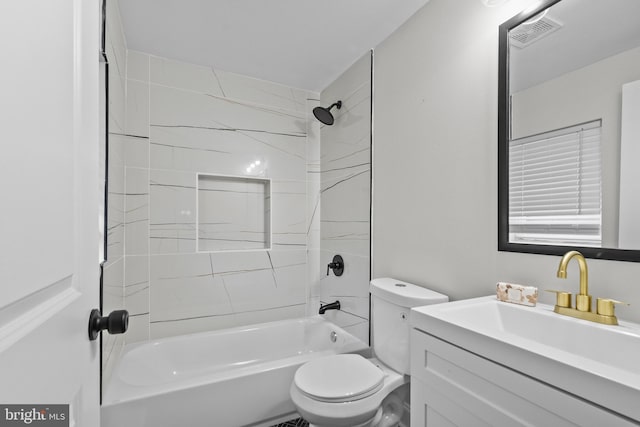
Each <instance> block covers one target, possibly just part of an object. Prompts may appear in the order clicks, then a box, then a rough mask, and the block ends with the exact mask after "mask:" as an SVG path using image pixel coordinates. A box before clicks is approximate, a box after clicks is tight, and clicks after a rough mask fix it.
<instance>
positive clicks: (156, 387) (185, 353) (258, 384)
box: [101, 316, 368, 427]
mask: <svg viewBox="0 0 640 427" xmlns="http://www.w3.org/2000/svg"><path fill="white" fill-rule="evenodd" d="M334 332H335V335H336V339H335V342H334V341H333V340H332V335H333V333H334ZM367 349H368V348H367V345H366V344H365V343H363V342H362V341H360V340H359V339H357V338H355V337H354V336H353V335H351V334H349V333H348V332H345V331H344V330H342V329H340V328H339V327H337V326H335V325H334V324H333V323H331V322H328V321H326V320H324V319H323V318H321V317H320V316H314V317H310V318H305V319H292V320H283V321H277V322H269V323H262V324H258V325H251V326H245V327H239V328H233V329H226V330H223V331H215V332H205V333H199V334H192V335H186V336H180V337H175V338H166V339H161V340H158V341H152V342H145V343H141V344H132V345H128V346H126V347H125V349H124V351H123V354H122V356H121V358H120V360H119V361H118V362H117V363H116V365H115V366H114V370H113V375H112V378H111V382H110V384H109V386H108V387H107V389H106V391H105V394H104V397H103V405H102V415H101V416H102V423H101V424H102V427H146V426H148V427H178V426H184V427H239V426H265V425H270V424H271V423H274V422H276V421H280V420H282V419H283V417H285V416H287V415H290V414H293V413H294V412H295V408H294V406H293V404H292V403H291V401H290V399H289V386H290V385H291V381H292V380H293V375H294V373H295V371H296V369H297V368H298V367H299V366H300V365H301V364H302V363H305V362H306V361H308V360H310V359H313V358H316V357H320V356H324V355H328V354H335V353H352V352H360V353H366V352H367Z"/></svg>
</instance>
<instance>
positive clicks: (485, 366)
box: [411, 329, 637, 427]
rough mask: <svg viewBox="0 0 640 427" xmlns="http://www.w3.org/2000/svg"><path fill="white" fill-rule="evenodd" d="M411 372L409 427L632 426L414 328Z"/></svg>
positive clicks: (581, 401) (617, 417) (583, 402)
mask: <svg viewBox="0 0 640 427" xmlns="http://www.w3.org/2000/svg"><path fill="white" fill-rule="evenodd" d="M411 376H412V379H411V381H412V390H411V392H412V393H411V411H412V414H411V415H412V416H411V425H412V426H413V427H419V426H429V427H432V426H450V425H454V426H473V427H476V426H483V425H487V426H493V427H501V426H504V427H514V426H553V427H562V426H584V427H586V426H594V427H595V426H598V427H601V426H607V427H612V426H631V425H637V424H635V423H633V422H631V421H629V420H627V419H626V418H623V417H620V416H619V415H618V414H615V413H612V412H609V411H607V410H606V409H603V408H601V407H599V406H594V405H592V404H590V403H589V402H587V401H585V400H582V399H580V398H579V397H577V396H574V395H571V394H568V393H565V392H563V391H562V390H558V389H556V388H554V387H552V386H550V385H548V384H545V383H543V382H540V381H538V380H536V379H534V378H531V377H528V376H525V375H523V374H520V373H519V372H517V371H515V370H512V369H510V368H507V367H504V366H502V365H498V364H496V363H494V362H491V361H489V360H487V359H484V358H482V357H480V356H477V355H475V354H473V353H470V352H467V351H465V350H463V349H460V348H458V347H455V346H453V345H451V344H448V343H447V342H445V341H442V340H439V339H437V338H435V337H433V336H430V335H428V334H425V333H423V332H420V331H418V330H415V329H414V330H412V336H411Z"/></svg>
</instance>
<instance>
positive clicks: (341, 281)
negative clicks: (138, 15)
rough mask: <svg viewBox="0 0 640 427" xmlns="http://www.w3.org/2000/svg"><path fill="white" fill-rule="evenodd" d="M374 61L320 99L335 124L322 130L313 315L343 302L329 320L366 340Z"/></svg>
mask: <svg viewBox="0 0 640 427" xmlns="http://www.w3.org/2000/svg"><path fill="white" fill-rule="evenodd" d="M371 62H372V54H370V53H367V54H366V55H364V56H363V57H362V58H360V59H359V60H358V61H357V62H356V63H355V64H353V65H352V66H351V67H350V68H349V69H348V70H347V71H345V72H344V73H343V74H342V75H341V76H340V77H339V78H338V79H336V80H335V81H334V82H333V83H332V84H331V85H330V86H329V87H328V88H326V89H325V90H324V91H323V92H322V95H321V101H322V102H321V104H322V106H325V107H327V106H329V105H331V104H333V103H334V102H336V101H338V100H341V101H342V108H341V109H340V110H337V109H336V108H334V109H333V110H331V112H332V113H333V115H334V117H335V123H334V124H333V125H332V126H325V125H322V127H321V130H320V141H321V153H320V169H321V183H320V194H321V203H320V209H319V212H320V248H319V250H318V249H317V248H314V250H313V252H314V253H315V252H317V254H318V255H317V257H319V259H320V265H321V271H320V273H321V274H320V277H319V280H318V278H316V280H315V281H312V284H313V286H312V298H311V301H312V303H311V304H310V308H311V309H312V312H313V311H314V309H315V313H317V307H318V304H319V302H320V301H321V302H322V303H330V302H333V301H335V300H339V301H340V311H327V313H326V314H325V316H326V317H327V318H329V319H330V320H332V321H333V322H334V323H336V324H338V325H339V326H342V327H343V328H344V329H346V330H348V331H349V332H351V333H352V334H354V335H355V336H357V337H359V338H360V339H361V340H363V341H365V342H368V341H369V281H370V212H371V210H370V200H371V197H370V194H371V93H372V85H371ZM336 254H339V255H341V256H342V258H343V259H344V264H345V269H344V274H343V275H342V276H340V277H336V276H335V275H334V274H333V273H331V272H330V273H329V275H328V276H327V275H326V266H327V264H328V263H329V262H331V260H332V259H333V256H334V255H336Z"/></svg>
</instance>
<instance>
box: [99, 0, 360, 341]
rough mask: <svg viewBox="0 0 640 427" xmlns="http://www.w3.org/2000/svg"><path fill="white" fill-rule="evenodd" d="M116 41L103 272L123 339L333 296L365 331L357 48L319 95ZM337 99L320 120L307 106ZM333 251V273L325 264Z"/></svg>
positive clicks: (314, 304)
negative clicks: (122, 320)
mask: <svg viewBox="0 0 640 427" xmlns="http://www.w3.org/2000/svg"><path fill="white" fill-rule="evenodd" d="M109 3H111V2H109ZM113 3H114V4H115V3H116V2H113ZM118 25H119V23H118ZM121 44H122V46H123V47H122V49H120V50H119V51H118V53H117V54H116V53H114V54H113V55H114V57H115V58H117V59H118V60H119V63H121V68H120V69H121V70H122V72H121V73H118V74H117V77H114V79H117V80H116V81H115V82H110V84H111V87H110V89H111V91H112V94H111V95H112V96H111V98H113V99H111V104H118V106H120V107H121V108H114V110H113V111H114V115H116V116H117V120H115V119H114V120H115V121H117V122H118V124H117V126H115V127H114V135H113V136H112V141H114V142H113V143H112V146H111V150H112V153H110V154H111V155H112V158H111V159H112V161H113V162H114V164H113V165H111V166H112V169H114V170H117V171H118V173H119V176H120V178H119V180H118V179H115V180H114V186H113V188H110V194H109V196H110V208H111V207H114V208H117V209H118V211H119V212H120V215H119V216H118V215H114V216H113V219H114V220H118V227H117V228H118V229H119V230H120V231H118V230H116V231H114V232H113V233H111V234H110V238H112V239H114V241H115V240H118V241H119V242H120V243H119V245H120V249H119V251H120V253H121V256H120V260H119V262H118V265H117V268H113V270H112V271H113V272H117V273H118V274H119V275H118V274H112V275H111V276H110V283H111V284H112V285H113V288H112V290H114V292H115V291H117V290H118V287H119V286H121V287H123V289H124V297H123V298H122V299H121V300H119V299H118V298H117V297H114V298H111V299H113V303H112V304H111V305H112V308H110V309H117V308H120V307H118V306H117V305H118V304H117V303H118V301H123V302H122V306H124V308H126V309H127V310H128V311H129V313H130V316H131V317H130V324H129V331H128V332H127V333H126V334H125V335H124V340H125V342H127V343H132V342H137V341H144V340H148V339H156V338H162V337H168V336H174V335H181V334H187V333H193V332H200V331H208V330H215V329H223V328H229V327H234V326H241V325H247V324H252V323H259V322H265V321H271V320H280V319H285V318H293V317H303V316H305V315H316V314H317V312H318V307H319V304H320V303H321V302H323V303H325V302H331V301H333V300H334V299H340V301H341V303H342V310H341V311H340V312H335V311H333V312H327V314H326V316H327V317H329V318H330V319H332V320H333V321H335V322H336V323H337V324H339V325H340V326H343V327H344V328H345V329H347V330H349V331H350V332H352V333H354V334H355V335H356V336H358V337H359V338H361V339H362V340H363V341H365V342H368V339H369V323H368V317H369V298H368V283H369V270H370V268H369V210H370V201H369V200H370V141H371V137H370V127H371V122H370V113H371V109H370V104H371V80H370V74H371V58H370V55H369V54H367V55H365V56H364V57H363V58H362V59H361V60H359V61H358V62H357V63H356V64H354V66H353V67H352V68H351V69H350V70H348V71H347V72H345V73H344V74H343V76H341V77H340V78H339V79H338V80H336V82H335V83H333V84H332V85H331V86H330V87H329V88H328V89H327V90H325V91H324V92H323V93H322V96H321V95H320V94H318V93H314V92H309V91H305V90H300V89H296V88H291V87H286V86H283V85H279V84H275V83H271V82H266V81H261V80H257V79H253V78H250V77H246V76H241V75H238V74H234V73H229V72H224V71H220V70H217V69H211V68H208V67H203V66H199V65H194V64H187V63H184V62H180V61H176V60H171V59H166V58H161V57H157V56H154V55H150V54H146V53H142V52H136V51H132V50H129V51H127V50H126V42H124V36H122V43H121ZM122 52H126V54H124V55H123V54H122ZM124 70H126V72H125V71H124ZM121 88H122V90H121ZM321 97H322V102H320V98H321ZM334 98H335V99H334ZM337 99H341V100H342V101H343V107H342V109H341V110H340V111H336V110H335V109H334V110H333V112H334V114H335V116H336V123H335V125H334V126H333V127H328V126H324V125H321V124H320V123H319V122H318V121H317V120H315V118H314V117H313V115H312V114H311V111H312V109H313V108H314V107H316V106H318V105H323V106H327V105H329V104H331V103H333V102H334V101H335V100H337ZM111 108H113V105H112V107H111ZM121 110H122V112H121ZM118 159H119V160H118ZM110 179H112V178H111V177H110ZM112 200H114V201H115V202H114V203H113V206H112ZM114 227H115V226H114ZM335 253H340V254H341V255H342V256H343V257H344V259H345V265H346V269H345V274H344V275H343V276H342V277H340V278H336V277H335V276H333V275H332V276H326V265H327V263H328V262H330V261H331V259H332V257H333V255H334V254H335ZM114 277H117V278H118V280H115V278H114ZM110 289H111V288H110ZM115 293H117V292H115ZM115 293H114V295H115ZM112 348H113V349H116V350H117V348H116V347H115V346H112ZM116 352H117V351H116Z"/></svg>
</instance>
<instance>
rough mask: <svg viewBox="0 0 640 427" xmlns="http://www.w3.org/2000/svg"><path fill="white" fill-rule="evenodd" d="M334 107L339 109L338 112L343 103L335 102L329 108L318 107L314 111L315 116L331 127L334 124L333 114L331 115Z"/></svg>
mask: <svg viewBox="0 0 640 427" xmlns="http://www.w3.org/2000/svg"><path fill="white" fill-rule="evenodd" d="M333 107H338V110H339V109H340V108H341V107H342V101H338V102H335V103H333V104H331V105H330V106H329V107H328V108H325V107H316V108H314V109H313V115H314V116H316V119H318V120H320V121H321V122H322V123H324V124H325V125H329V126H331V125H332V124H333V120H334V119H333V114H331V109H332V108H333Z"/></svg>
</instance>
